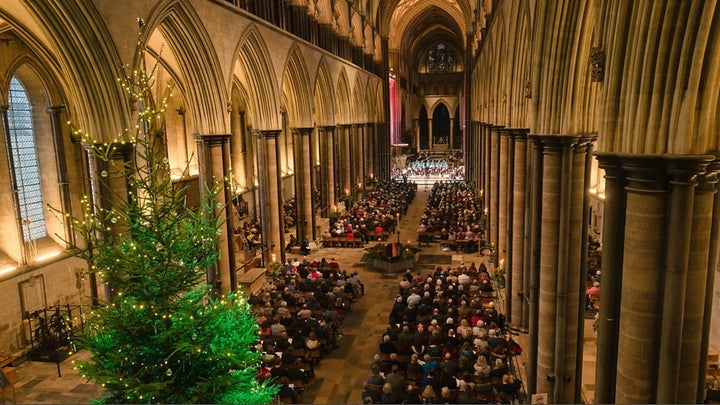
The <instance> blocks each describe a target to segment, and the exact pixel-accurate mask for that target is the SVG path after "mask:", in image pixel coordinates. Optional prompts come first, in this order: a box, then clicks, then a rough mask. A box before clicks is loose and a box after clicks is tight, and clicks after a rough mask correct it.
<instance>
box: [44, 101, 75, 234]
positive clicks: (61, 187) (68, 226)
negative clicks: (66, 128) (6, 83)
mask: <svg viewBox="0 0 720 405" xmlns="http://www.w3.org/2000/svg"><path fill="white" fill-rule="evenodd" d="M64 109H65V106H63V105H59V106H52V107H48V108H47V112H48V113H49V114H50V124H51V125H52V135H53V146H54V148H53V149H54V150H55V168H56V171H57V182H58V192H59V194H60V209H61V210H62V212H68V213H69V212H72V206H71V205H70V185H69V183H68V168H67V158H66V157H65V145H64V142H63V131H62V125H63V124H62V117H61V114H62V112H63V110H64ZM63 224H64V228H65V235H63V236H64V237H63V239H64V240H65V247H66V248H70V247H72V246H74V245H75V232H74V231H73V227H72V223H71V222H70V220H69V219H67V218H64V219H63Z"/></svg>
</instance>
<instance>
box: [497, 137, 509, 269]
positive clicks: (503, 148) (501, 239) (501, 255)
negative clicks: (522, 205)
mask: <svg viewBox="0 0 720 405" xmlns="http://www.w3.org/2000/svg"><path fill="white" fill-rule="evenodd" d="M509 131H510V130H509V129H506V128H503V129H502V130H500V131H498V133H499V135H500V152H499V158H498V162H499V163H498V172H497V173H498V174H497V175H498V200H497V207H498V208H497V210H498V213H497V218H498V238H497V242H496V243H495V246H496V247H497V255H496V256H497V259H496V260H497V262H498V263H499V261H500V260H503V262H505V261H506V260H507V237H508V235H507V232H508V226H507V225H508V216H507V209H508V204H507V201H508V183H509V181H508V136H509V134H510V132H509Z"/></svg>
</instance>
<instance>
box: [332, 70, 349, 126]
mask: <svg viewBox="0 0 720 405" xmlns="http://www.w3.org/2000/svg"><path fill="white" fill-rule="evenodd" d="M336 94H337V98H336V100H335V101H336V104H337V113H336V117H337V118H336V120H335V122H337V123H338V124H349V123H350V119H351V115H350V83H349V82H348V77H347V72H345V68H344V67H343V68H342V70H341V71H340V76H339V77H338V81H337V92H336Z"/></svg>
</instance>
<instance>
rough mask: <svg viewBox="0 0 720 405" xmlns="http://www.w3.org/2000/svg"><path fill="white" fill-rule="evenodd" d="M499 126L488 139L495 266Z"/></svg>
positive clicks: (498, 192) (490, 222)
mask: <svg viewBox="0 0 720 405" xmlns="http://www.w3.org/2000/svg"><path fill="white" fill-rule="evenodd" d="M502 128H503V127H501V126H491V127H490V132H489V138H490V159H489V162H488V163H489V166H490V170H489V174H490V181H489V184H490V188H489V190H488V192H489V193H490V207H489V208H490V215H489V218H488V222H489V231H490V243H492V244H493V245H494V246H495V255H494V258H493V263H494V264H495V265H496V266H497V264H498V256H499V255H500V253H501V252H500V249H499V245H498V238H499V232H500V227H499V221H500V218H499V213H500V198H499V197H500V182H499V179H500V176H499V174H500V129H502Z"/></svg>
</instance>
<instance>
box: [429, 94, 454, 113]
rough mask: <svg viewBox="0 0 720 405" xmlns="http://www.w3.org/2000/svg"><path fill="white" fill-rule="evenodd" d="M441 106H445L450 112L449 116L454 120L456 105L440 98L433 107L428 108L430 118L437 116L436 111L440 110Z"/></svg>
mask: <svg viewBox="0 0 720 405" xmlns="http://www.w3.org/2000/svg"><path fill="white" fill-rule="evenodd" d="M440 104H442V105H444V106H445V108H446V109H447V110H448V114H450V117H451V118H452V114H453V111H455V108H454V107H455V105H453V103H450V102H449V101H448V100H446V99H445V98H440V99H438V100H437V101H435V102H434V103H433V105H431V106H428V108H427V112H428V116H430V117H432V116H433V114H435V109H436V108H438V106H439V105H440ZM455 104H457V103H455Z"/></svg>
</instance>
